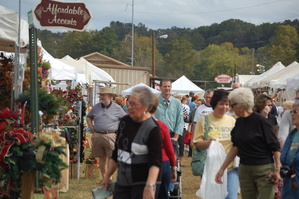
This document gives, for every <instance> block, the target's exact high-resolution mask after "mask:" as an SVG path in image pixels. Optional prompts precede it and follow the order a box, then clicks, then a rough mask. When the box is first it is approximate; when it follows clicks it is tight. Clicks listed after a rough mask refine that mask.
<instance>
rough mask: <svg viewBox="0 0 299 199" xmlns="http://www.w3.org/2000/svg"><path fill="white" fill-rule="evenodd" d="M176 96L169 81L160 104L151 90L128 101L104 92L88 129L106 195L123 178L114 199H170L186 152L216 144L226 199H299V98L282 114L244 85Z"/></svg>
mask: <svg viewBox="0 0 299 199" xmlns="http://www.w3.org/2000/svg"><path fill="white" fill-rule="evenodd" d="M171 89H172V82H171V80H168V79H162V80H161V82H160V91H161V94H159V95H158V96H157V95H156V94H153V93H152V92H151V91H150V89H148V88H146V87H136V88H134V89H133V91H132V93H131V94H130V96H126V97H115V96H114V94H113V92H112V90H111V89H110V88H101V92H100V103H98V104H96V105H95V106H94V107H93V108H92V110H91V111H90V112H89V113H88V115H87V124H88V126H89V128H90V130H91V133H92V155H93V156H94V157H98V158H99V160H100V161H99V162H100V163H99V164H100V171H101V174H102V181H101V182H100V185H102V186H104V187H105V188H106V189H107V188H108V186H109V183H110V182H111V180H112V175H113V174H114V172H116V171H117V179H116V184H115V188H114V193H113V198H116V199H118V198H161V199H167V198H169V192H170V189H171V184H172V182H176V181H177V167H182V166H184V165H182V164H181V160H182V159H183V157H184V152H185V151H188V156H189V157H191V156H192V155H193V154H192V149H195V148H197V149H199V150H204V149H208V148H209V146H210V144H211V142H213V141H215V140H218V141H219V142H220V143H221V145H222V146H223V148H224V150H225V153H226V154H227V156H226V159H225V161H224V162H223V164H222V166H221V167H220V168H219V171H218V173H217V174H216V176H215V179H214V181H215V182H216V183H218V184H222V183H223V174H224V172H226V171H227V178H226V179H227V183H226V184H227V192H228V193H227V196H226V198H227V199H237V198H238V194H239V193H240V194H241V197H242V199H252V198H258V199H268V198H269V199H274V198H275V199H278V198H282V199H283V198H298V196H299V188H298V186H297V185H298V183H299V177H298V175H299V173H298V172H299V154H297V151H298V148H299V134H298V133H297V129H298V127H299V92H297V93H296V98H295V99H294V101H286V102H284V103H283V106H282V107H276V106H275V103H274V100H273V98H272V97H271V96H269V95H268V94H266V93H262V94H258V95H257V96H254V94H253V92H252V90H251V89H249V88H243V87H242V85H240V84H239V83H235V84H233V87H232V90H231V91H227V90H224V89H218V90H213V89H207V90H206V91H205V93H204V96H203V98H201V97H199V96H197V95H195V93H193V92H190V93H189V95H188V96H173V95H172V94H171ZM297 100H298V101H297ZM206 127H208V128H206ZM207 129H208V131H207ZM173 146H178V149H179V150H178V154H176V153H175V152H176V148H175V147H173ZM296 157H298V158H296ZM178 160H180V161H178ZM178 164H180V165H178ZM278 185H279V186H278Z"/></svg>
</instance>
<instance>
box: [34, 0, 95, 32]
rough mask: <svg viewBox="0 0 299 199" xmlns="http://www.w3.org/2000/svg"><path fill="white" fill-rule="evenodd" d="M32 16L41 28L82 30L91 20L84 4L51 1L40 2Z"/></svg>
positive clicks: (43, 0)
mask: <svg viewBox="0 0 299 199" xmlns="http://www.w3.org/2000/svg"><path fill="white" fill-rule="evenodd" d="M34 15H35V17H36V19H37V20H38V21H39V23H40V25H41V26H45V27H65V28H70V29H76V30H84V28H85V26H86V25H87V24H88V22H89V21H90V19H91V15H90V12H89V10H88V9H87V8H86V6H85V4H84V3H80V2H72V3H69V2H68V3H62V2H59V1H53V0H42V1H41V2H40V4H38V5H37V6H36V8H35V9H34Z"/></svg>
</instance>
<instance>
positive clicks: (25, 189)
mask: <svg viewBox="0 0 299 199" xmlns="http://www.w3.org/2000/svg"><path fill="white" fill-rule="evenodd" d="M34 182H35V171H32V172H29V173H28V172H24V173H23V177H22V187H21V198H24V199H25V198H26V199H32V198H33V190H34Z"/></svg>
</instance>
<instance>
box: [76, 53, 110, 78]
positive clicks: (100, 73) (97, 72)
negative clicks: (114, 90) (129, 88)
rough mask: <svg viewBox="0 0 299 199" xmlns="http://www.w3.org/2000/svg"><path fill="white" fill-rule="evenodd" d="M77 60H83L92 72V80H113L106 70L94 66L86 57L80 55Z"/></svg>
mask: <svg viewBox="0 0 299 199" xmlns="http://www.w3.org/2000/svg"><path fill="white" fill-rule="evenodd" d="M79 61H83V62H85V63H86V64H87V65H88V66H89V67H90V68H91V69H92V72H93V77H92V80H100V81H107V82H115V81H114V79H113V78H112V77H111V75H109V74H108V73H107V72H106V71H104V70H102V69H100V68H98V67H96V66H95V65H93V64H92V63H90V62H88V61H87V60H86V59H84V58H83V57H81V58H80V59H79Z"/></svg>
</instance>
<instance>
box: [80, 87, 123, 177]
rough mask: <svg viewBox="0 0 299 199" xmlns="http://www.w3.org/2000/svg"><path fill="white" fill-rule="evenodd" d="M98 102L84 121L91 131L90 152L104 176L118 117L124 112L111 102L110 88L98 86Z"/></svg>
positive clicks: (113, 141) (112, 145) (112, 146)
mask: <svg viewBox="0 0 299 199" xmlns="http://www.w3.org/2000/svg"><path fill="white" fill-rule="evenodd" d="M99 94H100V103H98V104H96V105H95V106H94V107H93V108H92V109H91V111H90V112H89V113H88V115H87V117H86V122H87V124H88V126H89V128H90V131H91V133H92V138H91V140H92V147H91V152H92V156H93V157H98V158H99V159H100V163H99V166H100V170H101V174H102V178H104V176H105V173H106V170H107V166H108V165H107V164H108V158H110V157H111V155H112V151H113V149H114V143H115V139H116V134H115V132H116V130H117V128H118V124H119V121H120V119H121V118H122V117H123V116H124V115H125V114H126V113H125V111H124V110H123V109H122V108H121V107H120V106H119V105H118V104H115V103H114V102H112V97H113V96H114V94H113V92H112V89H111V88H107V87H104V88H100V93H99Z"/></svg>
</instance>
